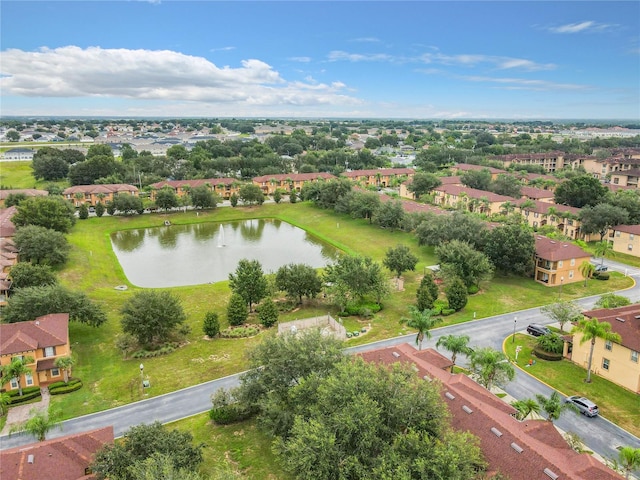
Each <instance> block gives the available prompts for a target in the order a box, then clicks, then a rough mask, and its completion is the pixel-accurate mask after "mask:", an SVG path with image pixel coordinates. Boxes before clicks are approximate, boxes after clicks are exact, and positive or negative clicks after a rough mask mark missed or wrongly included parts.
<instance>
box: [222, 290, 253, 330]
mask: <svg viewBox="0 0 640 480" xmlns="http://www.w3.org/2000/svg"><path fill="white" fill-rule="evenodd" d="M248 316H249V312H248V311H247V302H246V301H245V300H244V298H242V295H240V294H239V293H232V294H231V297H229V304H228V305H227V320H228V322H229V325H233V326H237V325H242V324H243V323H244V322H246V321H247V317H248Z"/></svg>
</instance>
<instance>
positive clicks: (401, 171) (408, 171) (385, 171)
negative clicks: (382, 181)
mask: <svg viewBox="0 0 640 480" xmlns="http://www.w3.org/2000/svg"><path fill="white" fill-rule="evenodd" d="M414 173H416V171H415V170H414V169H413V168H372V169H369V170H351V171H349V172H343V173H342V174H341V175H342V176H344V177H347V178H358V177H375V176H376V175H377V174H380V175H382V176H385V175H386V176H394V175H413V174H414Z"/></svg>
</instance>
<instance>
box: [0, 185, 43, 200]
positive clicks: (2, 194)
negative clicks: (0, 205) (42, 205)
mask: <svg viewBox="0 0 640 480" xmlns="http://www.w3.org/2000/svg"><path fill="white" fill-rule="evenodd" d="M17 193H22V194H24V195H26V196H27V197H45V196H47V195H49V192H48V191H46V190H37V189H35V188H20V189H13V190H12V189H9V190H0V200H6V198H7V197H8V196H9V195H11V194H14V195H15V194H17Z"/></svg>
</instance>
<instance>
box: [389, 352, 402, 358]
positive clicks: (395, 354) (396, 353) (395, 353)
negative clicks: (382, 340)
mask: <svg viewBox="0 0 640 480" xmlns="http://www.w3.org/2000/svg"><path fill="white" fill-rule="evenodd" d="M391 355H393V356H394V357H396V358H400V354H399V353H398V352H391Z"/></svg>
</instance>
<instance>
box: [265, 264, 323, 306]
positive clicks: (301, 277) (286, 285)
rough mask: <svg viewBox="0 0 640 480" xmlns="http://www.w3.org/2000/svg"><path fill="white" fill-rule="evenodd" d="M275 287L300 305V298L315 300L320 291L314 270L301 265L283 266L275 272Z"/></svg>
mask: <svg viewBox="0 0 640 480" xmlns="http://www.w3.org/2000/svg"><path fill="white" fill-rule="evenodd" d="M276 287H277V288H278V289H279V290H282V291H284V292H286V293H287V295H288V296H289V297H291V298H295V299H297V300H298V303H299V304H302V298H303V297H305V296H306V297H308V298H315V297H316V295H318V294H319V293H320V292H321V291H322V280H321V279H320V277H319V276H318V272H316V269H315V268H313V267H311V266H309V265H305V264H303V263H298V264H295V263H290V264H289V265H283V266H282V267H280V268H279V269H278V271H277V272H276Z"/></svg>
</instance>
